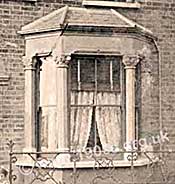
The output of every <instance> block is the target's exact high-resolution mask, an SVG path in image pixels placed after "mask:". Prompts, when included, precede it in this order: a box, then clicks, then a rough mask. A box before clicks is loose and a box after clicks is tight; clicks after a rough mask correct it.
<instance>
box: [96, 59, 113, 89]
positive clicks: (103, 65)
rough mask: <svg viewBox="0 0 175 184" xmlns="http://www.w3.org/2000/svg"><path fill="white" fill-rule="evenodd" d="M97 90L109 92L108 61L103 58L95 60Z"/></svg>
mask: <svg viewBox="0 0 175 184" xmlns="http://www.w3.org/2000/svg"><path fill="white" fill-rule="evenodd" d="M97 89H98V91H102V90H103V91H106V90H110V89H111V88H110V61H109V60H106V59H105V58H98V59H97Z"/></svg>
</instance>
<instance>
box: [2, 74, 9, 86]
mask: <svg viewBox="0 0 175 184" xmlns="http://www.w3.org/2000/svg"><path fill="white" fill-rule="evenodd" d="M9 79H10V77H9V76H7V75H3V76H0V86H7V85H8V82H9Z"/></svg>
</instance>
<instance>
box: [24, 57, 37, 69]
mask: <svg viewBox="0 0 175 184" xmlns="http://www.w3.org/2000/svg"><path fill="white" fill-rule="evenodd" d="M22 62H23V65H24V67H25V70H34V69H35V64H36V62H37V60H36V59H34V58H32V57H31V58H29V57H27V56H23V57H22Z"/></svg>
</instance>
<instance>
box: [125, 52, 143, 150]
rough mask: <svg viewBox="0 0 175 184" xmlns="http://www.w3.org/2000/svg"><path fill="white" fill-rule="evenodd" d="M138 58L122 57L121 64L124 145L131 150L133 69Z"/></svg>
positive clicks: (133, 128)
mask: <svg viewBox="0 0 175 184" xmlns="http://www.w3.org/2000/svg"><path fill="white" fill-rule="evenodd" d="M139 60H140V58H139V57H138V56H135V55H134V56H124V57H123V63H124V65H125V70H126V144H127V148H128V149H131V143H132V141H134V140H135V133H136V132H135V69H136V65H137V64H138V62H139Z"/></svg>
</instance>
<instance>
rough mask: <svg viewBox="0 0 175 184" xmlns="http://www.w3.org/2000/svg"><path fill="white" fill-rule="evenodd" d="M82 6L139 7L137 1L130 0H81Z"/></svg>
mask: <svg viewBox="0 0 175 184" xmlns="http://www.w3.org/2000/svg"><path fill="white" fill-rule="evenodd" d="M82 5H83V6H102V7H114V8H135V9H139V8H140V7H141V5H140V3H138V2H136V1H135V2H131V0H126V2H117V1H110V0H106V1H105V0H83V2H82Z"/></svg>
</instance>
